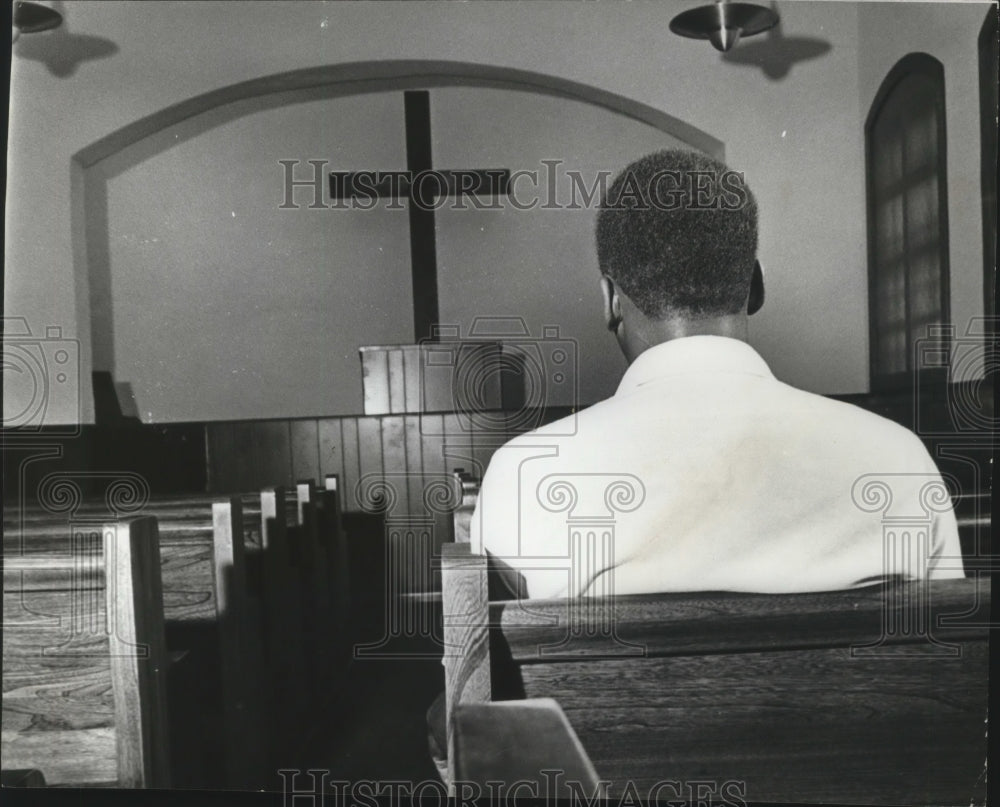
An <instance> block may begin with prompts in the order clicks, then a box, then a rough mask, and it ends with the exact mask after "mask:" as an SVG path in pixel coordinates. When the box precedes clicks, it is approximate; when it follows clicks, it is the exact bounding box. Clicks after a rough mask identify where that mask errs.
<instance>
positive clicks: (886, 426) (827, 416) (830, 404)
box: [777, 382, 926, 454]
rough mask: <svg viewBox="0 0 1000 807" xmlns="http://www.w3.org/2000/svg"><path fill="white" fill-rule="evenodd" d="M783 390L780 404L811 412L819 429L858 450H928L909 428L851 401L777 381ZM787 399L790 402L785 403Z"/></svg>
mask: <svg viewBox="0 0 1000 807" xmlns="http://www.w3.org/2000/svg"><path fill="white" fill-rule="evenodd" d="M777 383H778V384H780V385H781V387H783V388H784V389H783V390H782V391H781V394H780V399H781V400H780V402H779V403H778V404H777V407H778V409H779V411H780V409H781V408H783V406H785V405H787V407H788V408H789V410H791V409H794V410H796V411H799V412H802V411H803V410H805V411H808V412H810V413H811V414H812V415H813V417H814V418H815V422H816V424H817V428H818V429H819V430H821V432H822V433H823V434H825V435H826V436H828V437H829V438H830V439H837V438H840V439H850V440H851V441H852V442H854V443H855V445H856V447H857V450H858V453H866V452H873V453H879V452H883V451H885V450H886V449H887V448H893V449H907V450H908V451H909V452H916V453H917V454H922V453H925V452H926V449H925V448H924V444H923V441H921V439H920V438H919V437H918V436H917V435H916V434H915V433H914V432H913V431H911V430H910V429H909V428H907V427H906V426H903V425H902V424H900V423H897V422H896V421H894V420H890V419H889V418H887V417H884V416H882V415H880V414H878V413H876V412H872V411H871V410H869V409H865V408H863V407H861V406H858V405H857V404H854V403H851V402H849V401H843V400H839V399H837V398H832V397H828V396H826V395H819V394H817V393H815V392H807V391H806V390H802V389H799V388H797V387H792V386H790V385H788V384H784V383H782V382H777ZM786 402H787V404H786Z"/></svg>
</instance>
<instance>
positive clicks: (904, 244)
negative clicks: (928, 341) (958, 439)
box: [866, 54, 948, 387]
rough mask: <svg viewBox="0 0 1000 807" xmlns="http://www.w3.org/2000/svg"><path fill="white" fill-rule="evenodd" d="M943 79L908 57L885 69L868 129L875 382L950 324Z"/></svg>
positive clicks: (935, 67)
mask: <svg viewBox="0 0 1000 807" xmlns="http://www.w3.org/2000/svg"><path fill="white" fill-rule="evenodd" d="M943 110H944V76H943V71H942V68H941V65H940V63H939V62H937V61H936V60H934V59H933V58H931V57H929V56H925V55H922V54H912V55H911V56H908V57H906V58H904V59H903V60H901V61H900V63H899V64H898V65H897V66H896V67H895V68H893V70H892V71H890V73H889V75H888V76H887V78H886V80H885V82H884V83H883V85H882V88H881V89H880V91H879V94H878V96H877V97H876V100H875V103H874V104H873V105H872V110H871V113H870V114H869V117H868V125H867V127H866V136H867V154H868V176H869V184H868V204H869V213H868V215H869V224H870V228H869V239H870V244H869V250H870V258H869V275H870V289H871V300H870V306H869V309H870V314H869V315H870V317H871V335H872V349H871V362H872V367H871V373H872V385H873V386H874V387H879V386H882V385H883V384H886V383H889V382H890V381H898V380H899V379H901V378H905V377H906V374H907V373H909V372H912V371H913V370H914V369H918V368H915V367H914V358H913V357H914V345H915V340H917V339H919V338H922V337H926V336H927V328H928V326H930V325H938V324H943V323H945V322H947V319H948V315H947V310H946V308H947V304H946V299H947V298H946V291H945V290H946V287H947V285H946V284H947V232H946V231H945V222H946V211H944V210H943V207H942V201H943V195H942V193H941V190H942V188H943V187H944V183H945V155H944V120H943V114H944V111H943Z"/></svg>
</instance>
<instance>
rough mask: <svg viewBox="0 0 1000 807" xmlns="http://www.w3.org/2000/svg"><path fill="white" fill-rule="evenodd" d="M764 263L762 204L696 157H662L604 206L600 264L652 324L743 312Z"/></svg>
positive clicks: (719, 168) (621, 179)
mask: <svg viewBox="0 0 1000 807" xmlns="http://www.w3.org/2000/svg"><path fill="white" fill-rule="evenodd" d="M756 256H757V203H756V201H755V200H754V197H753V194H752V193H751V192H750V189H749V188H748V187H747V185H746V183H745V182H744V181H743V175H742V174H739V173H737V172H735V171H731V170H730V169H729V168H727V167H726V166H725V165H724V164H723V163H721V162H719V161H718V160H715V159H712V158H711V157H708V156H706V155H704V154H699V153H697V152H692V151H679V150H668V151H658V152H656V153H655V154H650V155H649V156H648V157H643V158H642V159H641V160H637V161H636V162H634V163H632V164H631V165H630V166H628V168H626V169H625V170H624V171H622V173H621V174H619V176H618V177H617V178H616V179H615V181H614V182H613V183H612V184H611V187H610V188H609V189H608V191H607V193H606V194H605V196H604V198H603V199H602V200H601V209H600V212H599V213H598V216H597V259H598V262H599V264H600V268H601V271H602V272H603V273H604V274H606V275H608V276H609V277H610V278H611V279H612V280H614V281H615V282H616V283H617V284H618V286H619V288H621V290H622V291H623V292H624V293H625V294H626V295H628V297H629V299H630V300H632V302H634V303H635V305H636V306H637V307H638V308H639V310H640V311H642V313H643V314H645V315H646V316H648V317H655V318H658V319H660V318H663V317H666V316H668V315H670V314H680V315H683V316H718V315H722V314H736V313H739V312H740V311H741V310H744V306H745V305H746V298H747V293H748V291H749V288H750V279H751V277H752V275H753V267H754V260H755V259H756Z"/></svg>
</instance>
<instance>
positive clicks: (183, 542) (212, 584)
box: [4, 497, 263, 787]
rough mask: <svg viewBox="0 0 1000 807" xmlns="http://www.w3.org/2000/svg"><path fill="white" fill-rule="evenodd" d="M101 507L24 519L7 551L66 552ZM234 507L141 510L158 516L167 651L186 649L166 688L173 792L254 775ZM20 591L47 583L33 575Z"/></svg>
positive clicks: (30, 555) (246, 623)
mask: <svg viewBox="0 0 1000 807" xmlns="http://www.w3.org/2000/svg"><path fill="white" fill-rule="evenodd" d="M100 506H101V505H97V506H96V507H94V508H93V509H91V510H90V512H89V513H87V514H86V515H84V516H82V517H81V515H80V512H79V510H81V509H83V508H78V509H77V511H76V512H74V514H73V516H72V518H71V519H70V520H67V517H66V515H65V514H51V513H50V514H48V520H46V519H45V517H44V514H42V513H38V512H34V513H29V517H28V518H23V519H21V525H20V529H8V530H5V535H4V551H5V555H7V556H11V555H22V557H24V558H25V559H26V560H28V561H34V560H41V559H44V558H50V559H52V558H59V557H67V556H69V555H70V554H71V552H72V549H73V545H74V542H75V541H76V540H77V539H76V536H77V535H78V534H79V533H80V531H81V530H84V531H85V530H86V529H87V526H86V525H87V523H88V520H89V519H92V518H94V515H93V514H94V513H95V512H100V510H99V509H98V508H99V507H100ZM241 509H242V508H241V503H240V501H239V499H238V498H231V499H229V500H223V501H218V497H213V498H209V497H203V498H202V499H200V500H190V501H186V502H185V503H184V504H183V505H178V504H176V503H174V502H171V503H169V504H168V505H166V506H160V505H159V504H158V503H157V502H155V501H152V502H149V503H147V504H146V506H145V507H144V508H143V512H144V513H145V514H156V516H157V517H158V520H159V528H158V531H157V535H158V544H159V557H160V563H161V571H160V573H161V580H162V589H163V599H164V619H165V625H166V636H167V643H168V648H169V649H170V650H172V651H189V658H188V660H187V661H186V663H185V665H184V667H183V668H182V669H183V673H182V674H178V675H177V676H175V678H174V681H173V682H172V685H171V711H172V713H173V715H174V729H175V731H174V733H173V736H172V742H173V744H174V755H173V756H174V762H175V770H174V777H173V778H174V780H175V784H177V785H179V786H198V787H249V786H253V785H255V784H257V783H258V781H259V780H258V778H257V777H259V776H260V775H261V768H262V763H263V757H262V756H261V755H260V754H258V753H257V750H258V748H259V745H260V744H259V742H257V741H255V738H254V735H255V734H257V733H259V732H258V726H259V720H258V719H257V715H256V714H255V712H256V710H257V709H258V708H259V707H258V705H259V703H260V702H261V697H262V692H261V690H262V687H261V686H260V684H259V682H258V681H257V680H256V675H257V674H258V672H259V670H260V668H261V661H260V657H261V653H260V649H259V647H258V641H259V640H258V636H257V633H258V629H257V627H256V626H255V625H253V624H252V622H251V618H250V614H249V612H248V594H247V581H246V571H245V563H244V528H243V523H242V513H241ZM8 522H9V519H8ZM22 553H23V554H22ZM57 574H58V573H57ZM25 585H26V586H29V587H35V588H37V587H39V586H43V587H44V586H46V585H48V582H47V581H46V579H45V577H44V575H43V574H41V573H36V574H34V575H32V576H31V577H30V578H29V579H28V580H26V581H25Z"/></svg>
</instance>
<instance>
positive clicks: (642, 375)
mask: <svg viewBox="0 0 1000 807" xmlns="http://www.w3.org/2000/svg"><path fill="white" fill-rule="evenodd" d="M714 373H738V374H743V375H756V376H761V377H763V378H773V377H774V376H773V374H772V373H771V370H770V368H769V367H768V366H767V362H765V361H764V360H763V359H762V358H761V357H760V354H759V353H757V351H756V350H754V349H753V348H752V347H750V345H748V344H747V343H746V342H742V341H740V340H739V339H731V338H729V337H726V336H685V337H682V338H680V339H671V340H670V341H669V342H663V343H661V344H659V345H654V346H653V347H651V348H649V349H647V350H646V351H644V352H643V353H641V354H640V355H639V357H638V358H637V359H636V360H635V361H634V362H632V365H631V366H630V367H629V368H628V370H626V371H625V375H624V377H623V378H622V380H621V383H620V384H619V385H618V391H617V392H616V395H621V394H623V393H626V392H631V391H632V390H634V389H635V388H636V387H640V386H642V385H643V384H648V383H649V382H651V381H657V380H659V379H661V378H664V377H666V376H675V375H685V374H698V375H706V374H714Z"/></svg>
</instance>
